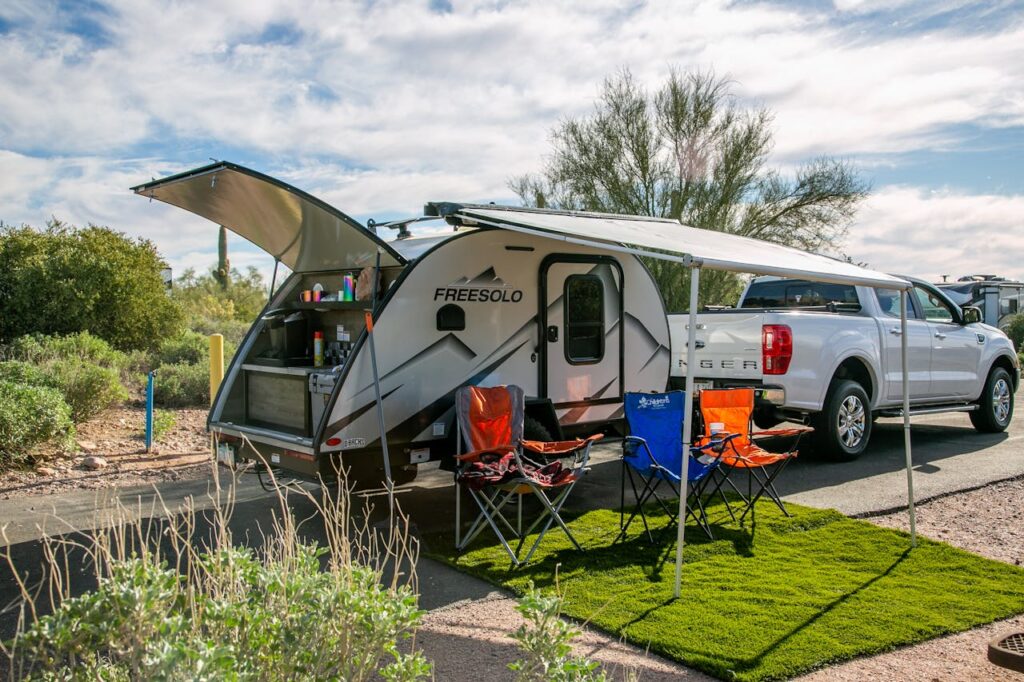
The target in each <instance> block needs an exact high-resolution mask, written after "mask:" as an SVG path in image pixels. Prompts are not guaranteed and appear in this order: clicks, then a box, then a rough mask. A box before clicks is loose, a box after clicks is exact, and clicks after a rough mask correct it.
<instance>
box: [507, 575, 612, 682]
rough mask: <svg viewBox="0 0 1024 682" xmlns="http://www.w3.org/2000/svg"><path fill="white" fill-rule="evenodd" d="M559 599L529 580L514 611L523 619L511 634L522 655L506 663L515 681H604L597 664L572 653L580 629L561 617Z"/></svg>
mask: <svg viewBox="0 0 1024 682" xmlns="http://www.w3.org/2000/svg"><path fill="white" fill-rule="evenodd" d="M561 609H562V599H561V598H560V597H558V596H550V597H545V596H544V595H543V594H542V593H541V591H540V590H538V589H536V588H535V587H534V586H533V581H530V583H529V585H528V587H527V589H526V594H524V595H523V597H522V598H521V599H520V600H519V604H518V605H517V606H516V610H517V611H519V613H521V614H522V616H523V619H524V620H525V621H526V622H525V623H523V625H521V626H519V629H518V630H516V632H515V633H514V634H513V635H512V637H513V639H515V640H516V642H517V643H518V644H519V649H520V650H521V651H522V652H523V654H524V656H523V658H520V659H519V660H517V661H516V662H515V663H511V664H509V666H508V667H509V669H511V670H512V671H514V672H515V673H516V682H605V681H606V680H607V679H608V678H607V676H606V675H605V674H604V672H602V671H600V670H598V669H597V668H598V664H597V663H595V662H593V661H588V660H587V659H585V658H580V657H574V656H573V655H572V645H571V642H572V640H573V639H575V638H576V636H577V635H579V634H580V631H579V630H578V629H577V628H575V627H574V626H573V625H571V624H570V623H568V622H566V621H564V620H562V618H561V617H560V613H561Z"/></svg>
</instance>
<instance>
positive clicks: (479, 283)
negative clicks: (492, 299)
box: [448, 266, 510, 287]
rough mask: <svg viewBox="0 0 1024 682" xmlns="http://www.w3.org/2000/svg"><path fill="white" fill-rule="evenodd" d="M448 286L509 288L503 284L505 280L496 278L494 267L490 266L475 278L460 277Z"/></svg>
mask: <svg viewBox="0 0 1024 682" xmlns="http://www.w3.org/2000/svg"><path fill="white" fill-rule="evenodd" d="M448 286H451V287H507V286H510V285H508V284H505V280H503V279H502V278H500V277H498V275H497V273H495V272H494V267H493V266H491V267H489V268H487V269H486V270H484V271H483V272H481V273H480V274H479V275H477V276H476V277H474V278H472V279H470V278H468V277H460V278H458V279H457V280H455V281H454V282H452V283H451V284H449V285H448Z"/></svg>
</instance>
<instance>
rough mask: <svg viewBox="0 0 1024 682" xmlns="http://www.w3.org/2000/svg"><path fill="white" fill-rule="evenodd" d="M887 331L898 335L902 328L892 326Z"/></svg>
mask: <svg viewBox="0 0 1024 682" xmlns="http://www.w3.org/2000/svg"><path fill="white" fill-rule="evenodd" d="M889 333H890V334H893V335H895V336H899V335H900V334H902V333H903V330H902V329H900V328H899V327H893V328H892V329H890V330H889Z"/></svg>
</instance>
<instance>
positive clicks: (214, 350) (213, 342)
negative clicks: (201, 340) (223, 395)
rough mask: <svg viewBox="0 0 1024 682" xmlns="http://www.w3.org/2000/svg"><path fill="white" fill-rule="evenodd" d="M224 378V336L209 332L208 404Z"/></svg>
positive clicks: (211, 401)
mask: <svg viewBox="0 0 1024 682" xmlns="http://www.w3.org/2000/svg"><path fill="white" fill-rule="evenodd" d="M223 379H224V336H223V335H222V334H210V405H213V401H214V398H216V397H217V389H218V388H220V382H221V381H222V380H223Z"/></svg>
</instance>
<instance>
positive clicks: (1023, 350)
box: [1006, 313, 1024, 354]
mask: <svg viewBox="0 0 1024 682" xmlns="http://www.w3.org/2000/svg"><path fill="white" fill-rule="evenodd" d="M1006 335H1007V336H1009V337H1010V340H1011V341H1013V347H1014V348H1016V349H1017V352H1018V353H1020V354H1024V313H1017V314H1016V315H1014V316H1013V317H1011V318H1010V321H1009V323H1008V324H1007V326H1006Z"/></svg>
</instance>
